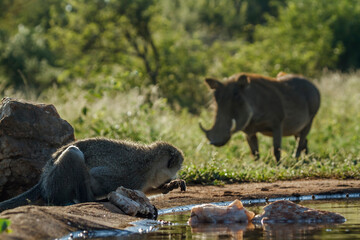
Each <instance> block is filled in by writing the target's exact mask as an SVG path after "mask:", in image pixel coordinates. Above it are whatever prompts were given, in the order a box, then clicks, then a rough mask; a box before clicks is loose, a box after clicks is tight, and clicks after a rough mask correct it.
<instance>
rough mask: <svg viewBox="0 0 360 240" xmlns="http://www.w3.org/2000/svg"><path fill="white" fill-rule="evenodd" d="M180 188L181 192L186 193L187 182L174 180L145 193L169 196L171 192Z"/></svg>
mask: <svg viewBox="0 0 360 240" xmlns="http://www.w3.org/2000/svg"><path fill="white" fill-rule="evenodd" d="M177 188H180V190H181V191H186V182H185V181H184V180H182V179H174V180H171V181H170V182H167V183H164V184H162V185H160V186H159V187H157V188H152V189H150V190H148V191H146V192H145V193H146V194H148V195H154V194H160V193H163V194H167V193H169V192H170V191H172V190H174V189H177Z"/></svg>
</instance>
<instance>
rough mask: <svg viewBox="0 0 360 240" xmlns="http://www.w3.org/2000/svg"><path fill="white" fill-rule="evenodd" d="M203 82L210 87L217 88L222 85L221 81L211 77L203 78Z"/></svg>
mask: <svg viewBox="0 0 360 240" xmlns="http://www.w3.org/2000/svg"><path fill="white" fill-rule="evenodd" d="M205 82H206V83H207V85H209V87H210V88H211V89H217V88H219V87H221V86H222V85H223V84H222V83H221V82H219V81H218V80H216V79H213V78H205Z"/></svg>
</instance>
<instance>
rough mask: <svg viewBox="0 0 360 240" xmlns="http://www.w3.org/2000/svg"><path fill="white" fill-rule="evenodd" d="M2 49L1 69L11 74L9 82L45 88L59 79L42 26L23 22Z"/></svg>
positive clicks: (8, 76) (6, 74)
mask: <svg viewBox="0 0 360 240" xmlns="http://www.w3.org/2000/svg"><path fill="white" fill-rule="evenodd" d="M3 39H6V34H5V36H4V37H3ZM5 41H6V40H5ZM0 50H2V51H1V54H0V71H1V72H2V73H3V74H4V75H5V76H6V77H7V80H6V82H7V83H6V85H8V86H9V85H13V86H15V87H19V86H21V85H25V86H26V87H36V88H39V87H40V90H42V89H44V88H46V87H48V86H49V85H51V84H52V83H53V82H54V81H56V76H57V74H58V72H57V70H56V67H55V66H54V65H53V58H52V53H51V51H50V50H49V49H48V46H47V44H46V42H45V40H44V38H43V37H42V30H41V28H40V27H39V28H36V29H33V30H30V29H29V28H27V27H25V26H23V25H19V28H18V32H17V34H16V35H14V36H12V37H11V38H9V39H8V43H7V44H1V45H0Z"/></svg>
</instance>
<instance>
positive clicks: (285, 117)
mask: <svg viewBox="0 0 360 240" xmlns="http://www.w3.org/2000/svg"><path fill="white" fill-rule="evenodd" d="M205 81H206V83H207V84H208V85H209V87H210V88H211V89H214V90H215V91H214V96H215V100H216V103H217V110H216V117H215V123H214V126H213V127H212V128H211V129H210V130H205V129H204V128H203V127H202V125H201V124H200V128H201V129H202V130H203V131H204V132H205V133H206V137H207V138H208V139H209V141H210V143H211V144H213V145H215V146H223V145H224V144H226V143H227V142H228V141H229V139H230V137H231V135H232V134H233V133H235V132H237V131H243V132H245V133H246V139H247V142H248V144H249V146H250V149H251V153H252V154H253V155H254V156H255V157H256V158H259V147H258V140H257V137H256V133H257V132H260V133H262V134H264V135H266V136H272V137H273V146H274V155H275V158H276V160H277V161H279V160H280V149H281V137H282V136H290V135H294V136H295V139H296V140H297V142H298V146H297V150H296V157H299V156H300V154H301V152H302V151H303V150H305V152H306V153H307V152H308V148H307V140H306V136H307V134H308V133H309V131H310V128H311V124H312V121H313V119H314V117H315V114H316V113H317V111H318V109H319V107H320V93H319V90H318V89H317V88H316V87H315V85H314V84H312V83H311V82H309V81H308V80H306V79H305V78H304V77H302V76H298V75H292V74H286V75H283V76H280V77H278V78H270V77H265V76H261V75H257V74H251V73H239V74H235V75H233V76H231V77H229V78H228V79H227V80H226V81H225V82H223V83H222V82H220V81H218V80H216V79H212V78H206V80H205Z"/></svg>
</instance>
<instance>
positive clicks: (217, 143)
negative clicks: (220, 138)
mask: <svg viewBox="0 0 360 240" xmlns="http://www.w3.org/2000/svg"><path fill="white" fill-rule="evenodd" d="M227 142H228V141H226V142H214V141H210V144H211V145H214V146H215V147H221V146H224V145H225V144H226V143H227Z"/></svg>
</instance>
